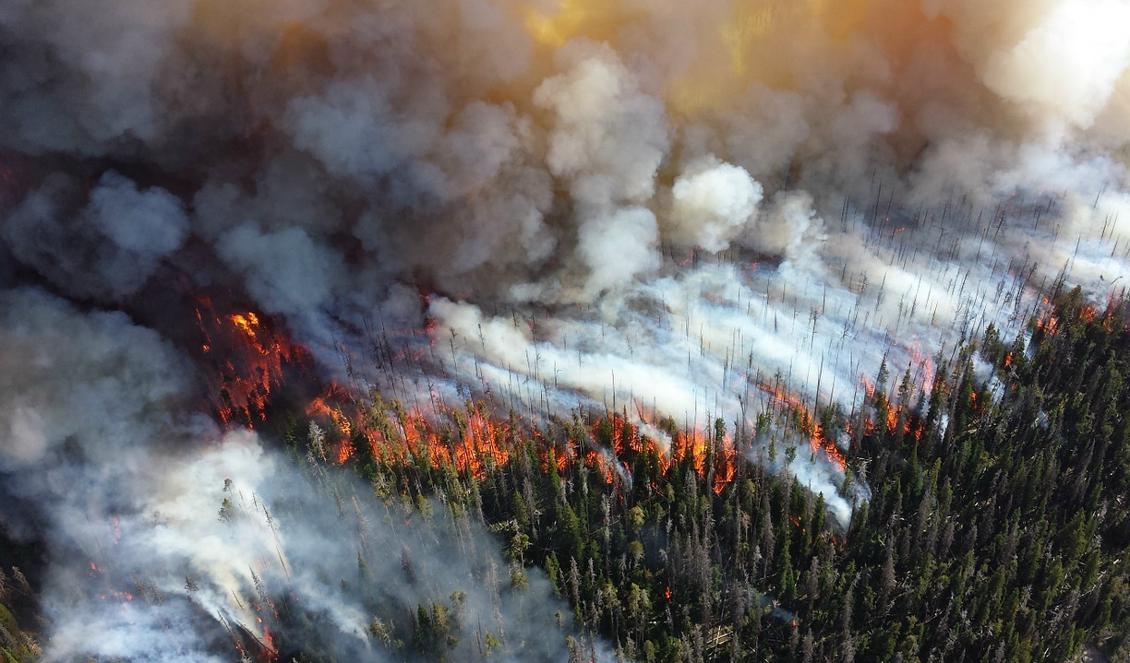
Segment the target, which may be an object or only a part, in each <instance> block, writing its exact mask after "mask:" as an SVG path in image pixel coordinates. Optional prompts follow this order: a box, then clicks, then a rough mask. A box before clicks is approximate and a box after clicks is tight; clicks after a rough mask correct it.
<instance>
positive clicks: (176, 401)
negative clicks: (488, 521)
mask: <svg viewBox="0 0 1130 663" xmlns="http://www.w3.org/2000/svg"><path fill="white" fill-rule="evenodd" d="M0 312H2V316H0V341H3V344H4V347H5V348H7V349H8V350H11V352H6V353H5V354H4V356H3V359H2V368H3V369H4V370H3V373H2V374H3V380H4V382H3V383H0V385H2V387H3V389H2V390H0V394H3V401H2V402H0V406H2V407H0V430H3V431H4V436H3V438H2V439H3V446H2V447H0V471H3V472H4V474H5V476H6V477H8V479H7V480H6V482H5V489H4V490H5V496H6V498H7V499H8V501H9V502H10V503H15V504H25V505H26V509H27V513H26V516H27V517H29V518H31V519H33V520H34V521H35V522H18V521H17V522H13V521H10V520H9V519H10V518H12V517H14V516H18V515H19V514H20V511H19V510H13V511H11V512H9V511H5V512H4V514H3V516H4V524H5V525H6V526H8V527H9V528H11V529H15V530H16V531H30V530H32V528H33V527H40V528H42V527H46V528H47V530H46V531H47V541H48V544H49V546H50V555H51V558H52V560H53V561H54V562H55V563H54V564H52V565H51V566H50V567H49V569H48V573H47V577H46V580H45V584H46V596H47V597H48V600H47V602H46V605H45V606H44V607H45V610H46V613H47V616H48V618H49V619H51V621H52V623H53V624H54V625H55V627H54V628H53V629H52V631H51V632H49V633H48V635H49V640H48V642H47V643H46V644H45V654H46V656H47V659H48V660H75V659H79V658H83V657H86V656H99V657H118V658H125V659H128V660H184V661H202V660H217V661H218V660H229V658H230V652H231V651H232V650H233V644H232V643H233V640H236V639H237V636H236V629H247V630H249V631H250V632H251V633H252V634H254V635H255V636H258V637H260V638H262V639H263V641H264V642H265V643H266V642H269V639H270V637H271V636H270V632H271V629H275V630H276V633H277V632H283V633H285V634H287V635H289V636H290V637H291V638H292V639H299V638H300V639H303V640H306V639H309V638H311V637H314V635H312V634H310V633H303V632H301V631H299V630H298V629H299V627H300V624H301V623H302V622H303V619H299V618H297V616H296V615H295V614H294V611H295V610H297V611H299V613H301V614H302V615H305V617H304V619H315V620H323V621H324V623H325V627H324V628H320V629H318V632H317V633H316V634H315V635H316V638H317V642H316V643H313V642H311V643H310V644H311V646H312V647H314V648H317V649H322V650H323V651H327V652H334V653H335V654H336V655H337V656H339V657H342V658H350V659H354V660H356V659H358V658H365V659H367V660H382V659H383V658H384V657H386V656H387V658H388V660H395V659H396V656H395V649H388V648H386V647H385V646H384V644H382V642H381V641H380V640H379V639H378V638H377V637H376V636H375V635H374V634H373V632H372V631H371V630H370V627H371V626H372V625H373V621H372V620H373V618H374V616H375V615H378V614H384V615H386V619H387V615H389V614H393V615H409V616H410V615H411V614H413V612H414V611H415V609H416V606H418V605H425V606H428V605H430V604H432V603H435V602H440V603H443V604H445V605H448V602H449V601H450V600H451V599H450V597H451V596H452V595H453V594H454V593H456V592H459V593H460V594H459V597H458V599H457V600H456V601H455V602H454V603H453V604H451V605H448V608H449V609H450V610H451V611H452V619H453V620H459V619H462V620H463V621H464V622H465V624H470V623H471V622H470V621H469V620H470V619H471V617H472V616H474V619H475V620H478V624H477V627H478V628H482V629H485V631H487V632H491V633H493V634H494V635H495V636H496V637H498V638H500V639H502V640H504V641H506V642H508V643H510V644H509V645H508V650H509V651H513V652H514V655H515V656H519V657H521V658H522V659H523V660H558V659H559V658H560V656H561V655H562V653H563V652H564V651H565V649H564V637H565V634H566V633H565V632H561V631H560V627H559V626H558V624H559V623H564V624H565V626H566V627H567V626H568V621H569V617H568V614H569V613H568V610H567V608H565V607H564V606H563V605H562V604H558V603H557V602H556V601H555V600H553V599H551V598H550V595H551V589H550V586H549V583H548V580H546V579H545V577H544V576H542V575H540V573H538V572H537V571H533V572H531V573H530V575H529V576H527V580H526V582H527V584H526V586H524V587H521V588H513V587H511V583H510V571H509V565H508V563H507V562H506V561H504V560H503V559H502V557H501V555H499V553H498V550H497V544H496V543H495V542H494V541H493V540H492V539H490V538H489V537H488V536H487V534H486V532H485V531H484V530H482V528H481V525H480V524H479V523H477V522H475V521H473V520H472V519H471V517H470V515H469V514H468V513H466V512H464V513H463V514H462V515H460V516H454V515H453V514H452V513H450V512H449V511H448V508H447V507H446V506H445V505H443V504H441V503H439V502H435V503H432V504H430V505H429V507H428V508H427V509H426V510H425V511H423V512H421V511H415V510H407V509H404V508H403V507H400V506H399V505H396V504H385V503H382V502H379V501H378V500H376V499H375V498H374V497H373V490H372V488H371V487H367V486H364V485H362V483H361V482H360V481H358V480H357V479H356V478H355V477H351V476H347V475H345V474H344V473H343V471H342V470H337V469H327V468H326V467H325V466H323V465H322V464H320V463H319V462H318V461H317V459H316V458H313V456H311V458H312V462H313V463H314V464H313V466H312V467H311V468H308V469H307V471H305V472H303V471H300V469H299V468H298V467H296V466H295V465H294V463H293V461H292V460H290V459H289V458H286V457H284V456H282V455H281V454H277V453H273V452H269V451H266V450H265V449H264V448H263V446H262V445H261V444H260V441H259V440H258V438H257V437H256V436H255V435H254V434H253V433H250V432H246V431H244V432H238V433H228V434H227V435H226V436H223V437H222V439H221V436H220V434H219V432H218V431H217V430H216V429H215V427H214V425H212V424H210V423H209V422H208V421H206V420H205V419H203V418H202V417H196V416H193V415H192V414H191V411H192V410H191V408H189V407H188V403H189V402H190V399H191V397H192V392H193V384H192V380H191V379H189V377H188V375H189V373H188V371H187V368H188V367H187V366H185V364H184V362H183V361H182V360H180V358H179V357H178V356H177V354H176V353H175V352H174V351H173V349H172V347H170V346H169V345H168V344H167V343H164V342H163V341H162V340H161V339H160V338H159V337H158V336H157V334H156V333H154V332H153V331H151V330H149V329H145V328H141V327H137V326H135V325H133V324H131V323H130V322H129V320H127V319H126V318H125V316H124V315H122V314H120V313H94V314H83V313H81V312H79V311H77V310H75V309H74V308H73V307H71V306H69V305H68V304H66V303H65V302H62V301H60V300H58V299H56V298H53V297H51V296H49V295H45V294H43V293H42V292H39V291H35V290H17V291H12V292H9V293H6V294H5V295H4V296H3V306H2V307H0ZM217 514H219V516H217ZM280 601H289V602H290V603H291V606H290V607H288V608H286V609H285V610H284V609H283V608H282V607H280V606H279V605H278V602H280ZM391 606H396V607H395V609H390V607H391ZM280 611H281V612H280ZM283 613H285V617H284V616H283ZM460 614H461V615H462V616H461V617H460ZM92 618H93V619H92ZM264 624H270V625H271V626H269V627H265V626H264ZM395 626H396V625H395V624H392V623H388V624H384V626H383V628H387V629H388V632H389V633H390V634H392V635H395V631H394V628H395ZM399 626H400V628H401V629H403V627H404V625H403V624H400V625H399ZM467 628H470V626H468V627H467ZM554 631H557V632H559V633H561V637H560V638H556V639H555V638H553V637H550V636H549V635H548V634H550V633H552V632H554ZM390 637H391V635H390ZM244 646H245V647H247V646H249V642H247V641H246V640H245V641H244ZM459 646H460V647H462V649H457V650H456V651H454V652H452V655H458V654H459V652H460V651H462V652H464V653H468V652H470V651H472V649H473V648H474V647H475V644H474V638H472V637H466V638H464V641H463V642H462V643H461V644H460V645H459Z"/></svg>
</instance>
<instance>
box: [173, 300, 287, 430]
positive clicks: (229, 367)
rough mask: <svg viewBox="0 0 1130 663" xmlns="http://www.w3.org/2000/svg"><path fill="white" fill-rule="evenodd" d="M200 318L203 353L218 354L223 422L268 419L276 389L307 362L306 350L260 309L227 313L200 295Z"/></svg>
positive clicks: (216, 384) (216, 377)
mask: <svg viewBox="0 0 1130 663" xmlns="http://www.w3.org/2000/svg"><path fill="white" fill-rule="evenodd" d="M195 317H196V326H197V330H198V331H199V333H200V336H201V342H200V349H201V352H202V353H203V354H205V355H208V356H209V357H210V358H212V361H211V362H210V363H207V364H206V365H207V366H209V367H210V368H211V369H212V370H211V371H210V373H209V380H210V382H211V383H212V390H211V392H212V394H213V407H214V409H215V411H216V415H217V416H218V417H219V419H220V421H221V422H223V423H224V424H225V425H231V424H233V423H235V422H238V423H239V424H242V425H244V426H246V427H248V428H252V427H254V426H255V424H256V423H257V422H261V421H265V420H266V418H267V406H268V404H269V403H270V398H271V393H272V391H273V390H274V389H276V388H277V387H278V386H279V385H280V384H281V383H282V380H283V377H284V375H283V374H284V372H285V370H286V369H287V368H288V367H289V366H291V365H295V364H299V363H302V362H304V361H305V357H306V355H305V351H304V350H303V349H302V348H301V347H300V346H297V345H294V344H292V343H290V341H289V340H288V339H287V338H286V336H285V335H283V334H282V333H281V332H278V331H275V329H274V327H273V325H271V324H270V323H269V321H267V320H265V319H264V318H263V317H262V316H260V315H259V314H258V313H256V312H254V311H238V312H234V313H229V314H226V315H221V314H220V313H218V312H217V311H216V306H215V304H214V303H213V301H212V299H211V298H210V297H207V296H201V297H198V298H197V305H196V309H195Z"/></svg>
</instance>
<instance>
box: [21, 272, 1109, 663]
mask: <svg viewBox="0 0 1130 663" xmlns="http://www.w3.org/2000/svg"><path fill="white" fill-rule="evenodd" d="M1128 311H1130V307H1128V304H1127V302H1126V301H1125V300H1112V301H1111V302H1110V303H1109V304H1108V305H1107V306H1106V307H1105V308H1096V307H1095V306H1093V305H1092V304H1089V303H1088V302H1087V300H1086V299H1085V298H1084V297H1083V295H1082V294H1081V293H1080V291H1079V290H1077V289H1076V290H1073V291H1070V292H1057V293H1056V294H1055V295H1054V296H1052V297H1050V301H1049V302H1048V303H1047V305H1046V306H1045V307H1044V310H1042V311H1041V312H1040V313H1039V314H1037V315H1035V316H1034V317H1033V318H1032V319H1031V320H1030V321H1029V323H1028V325H1027V327H1026V329H1025V331H1024V333H1022V334H1021V335H1019V336H1017V337H1016V338H1015V339H1005V338H1002V337H1001V335H1000V334H999V332H998V331H997V330H996V329H994V328H992V327H990V328H988V329H987V330H986V331H985V333H984V335H983V337H981V338H979V339H972V340H970V341H969V342H967V343H965V344H964V345H963V346H961V347H959V348H956V349H954V350H953V351H952V353H951V354H949V355H947V356H937V357H935V358H934V364H935V366H936V370H935V371H934V374H933V376H932V377H933V379H932V381H931V382H930V383H929V384H916V383H915V382H914V374H913V373H912V371H911V370H910V368H906V369H905V370H902V368H901V367H897V366H887V365H885V364H884V366H883V367H882V369H881V370H880V372H879V374H878V375H876V376H875V379H874V382H873V384H869V385H868V389H867V399H866V403H864V404H863V406H862V407H860V408H858V409H857V411H855V412H850V413H848V412H844V411H842V410H841V409H839V408H838V407H828V406H824V407H821V408H819V410H818V411H816V412H813V411H811V410H809V409H808V408H807V406H804V405H801V404H798V403H797V402H795V401H792V400H788V399H778V400H779V405H780V406H779V407H777V408H775V409H770V410H769V411H768V412H767V413H766V414H764V415H762V416H761V417H760V418H759V419H758V421H757V425H756V426H755V427H754V428H753V429H752V430H748V429H744V428H743V427H739V426H736V425H735V424H734V423H733V422H726V421H723V420H721V419H718V420H715V421H714V422H713V423H712V425H711V426H710V427H709V430H705V431H702V432H701V433H696V432H693V431H685V430H680V427H679V426H678V424H677V423H676V422H674V421H672V420H665V421H660V422H658V423H657V426H658V428H659V429H662V430H664V431H665V432H666V434H667V435H668V436H669V437H670V439H671V440H672V441H673V442H672V446H671V448H670V449H664V448H662V446H661V445H658V444H656V443H655V441H654V440H650V439H648V437H647V435H646V434H643V433H641V431H640V430H639V428H638V427H637V426H635V425H633V424H632V423H631V419H630V418H629V416H628V413H627V412H626V410H624V409H623V408H622V409H621V410H620V411H611V412H604V413H602V414H600V415H599V416H593V417H585V416H582V415H581V414H579V413H578V414H575V415H574V416H573V417H572V418H568V419H553V420H552V421H550V422H549V423H548V424H546V425H543V426H539V427H537V428H531V427H529V426H527V425H524V424H523V422H521V421H519V420H518V419H517V418H516V417H515V416H513V415H511V417H510V418H509V419H507V418H506V417H497V416H493V415H489V414H488V413H487V412H486V410H485V408H486V405H485V404H481V403H473V402H472V403H468V404H467V405H466V407H464V408H461V409H460V410H459V412H458V413H457V414H456V415H455V416H454V419H453V423H452V424H451V425H450V426H444V427H437V426H435V425H432V424H429V423H427V422H426V421H424V420H423V418H421V417H419V416H418V415H415V414H413V413H411V412H408V411H406V410H405V409H404V408H403V407H402V406H401V405H400V404H398V403H389V402H385V401H383V400H382V399H381V397H380V395H379V394H377V393H373V394H371V395H370V398H369V399H368V400H366V401H365V402H363V403H357V402H354V403H353V407H354V408H355V411H353V412H346V411H345V409H344V408H343V407H338V406H333V405H330V404H323V406H322V407H321V408H320V409H315V410H310V411H306V412H290V413H289V414H288V415H287V416H286V417H280V418H279V421H278V422H277V430H278V431H279V435H278V437H279V438H280V440H281V442H280V443H281V444H284V445H285V446H286V448H287V449H288V451H289V453H290V454H292V455H293V456H294V458H295V459H296V460H298V461H299V462H300V463H301V464H302V465H303V467H305V468H306V472H308V473H309V474H310V475H311V476H313V477H315V478H317V477H319V476H322V475H323V474H324V472H325V468H326V467H327V466H336V465H343V466H346V467H347V468H349V470H350V472H349V473H350V474H355V475H356V476H359V477H360V478H361V479H362V480H363V481H364V484H365V485H367V486H369V487H370V488H371V490H372V492H373V494H374V495H375V497H376V498H377V499H378V500H379V501H380V502H381V503H383V505H384V509H383V513H382V512H378V513H371V514H367V517H368V518H372V519H382V518H383V519H385V520H387V521H390V522H392V521H396V520H398V519H401V518H403V519H405V520H411V521H415V522H423V523H428V524H430V526H431V527H434V528H446V529H449V530H451V531H452V532H454V533H455V536H459V537H462V534H460V532H462V531H463V529H464V527H463V525H462V524H461V523H465V522H466V521H468V520H469V521H471V522H473V523H477V524H479V525H481V526H483V527H485V528H486V529H488V530H489V531H490V532H492V535H493V538H494V539H495V540H496V541H497V542H498V544H499V545H501V546H502V548H503V550H504V551H505V555H506V559H507V561H508V564H509V568H508V569H505V570H503V571H501V572H499V570H498V569H494V568H489V569H486V568H484V569H483V570H482V576H481V577H480V578H479V579H480V580H481V581H482V583H483V585H484V586H486V587H487V588H488V591H490V592H495V593H499V594H505V595H508V596H517V597H519V600H520V599H521V594H522V593H523V592H525V591H528V590H527V587H528V585H529V582H530V578H531V575H532V574H538V575H539V577H540V575H541V574H544V577H545V578H547V579H548V582H549V584H550V587H551V590H552V592H553V593H554V594H555V595H556V596H557V597H559V599H560V600H561V602H562V605H563V606H564V605H567V606H568V608H569V609H571V612H572V614H571V615H569V614H558V617H557V620H558V623H559V625H560V626H561V628H560V631H559V632H556V633H546V634H543V636H544V638H545V639H547V640H550V641H554V640H558V641H560V643H561V645H562V651H568V655H569V658H570V660H573V661H588V660H594V659H603V658H606V657H609V656H611V657H615V658H618V659H622V660H634V661H647V662H649V663H650V662H653V661H672V662H674V661H686V662H687V663H697V662H702V661H771V660H780V661H793V660H797V661H842V662H844V663H850V662H851V661H904V662H910V661H984V660H987V661H1065V660H1080V658H1081V656H1082V655H1083V654H1084V652H1085V651H1087V652H1089V654H1090V655H1092V656H1097V655H1101V656H1105V657H1106V658H1107V659H1108V660H1113V661H1125V660H1130V510H1128V508H1127V506H1128V505H1127V504H1126V502H1127V500H1128V499H1130V490H1128V487H1130V418H1128V417H1130V413H1128V409H1127V404H1130V383H1128V381H1127V377H1126V376H1128V375H1130V313H1128ZM837 439H839V440H847V441H848V448H847V449H845V450H843V451H842V457H840V456H839V455H835V456H833V454H838V453H839V452H833V451H832V450H831V449H830V448H829V445H830V443H829V442H828V441H829V440H837ZM789 440H794V441H795V440H802V441H805V440H807V441H808V442H809V444H808V445H804V444H800V445H795V444H794V445H792V446H790V445H789V443H788V442H789ZM375 441H377V442H379V443H377V442H375ZM755 449H759V450H760V452H761V453H765V454H768V456H769V457H770V458H774V457H775V456H776V455H778V454H787V455H792V454H796V453H798V452H799V453H806V452H807V453H811V454H812V457H813V460H815V459H816V457H817V456H818V455H822V454H827V455H828V456H827V458H826V459H825V461H824V462H843V463H844V465H845V467H846V469H845V471H844V475H843V476H844V481H845V482H856V483H858V484H866V485H867V486H869V487H870V491H871V493H870V497H869V499H866V500H859V501H858V503H857V504H856V505H855V509H854V512H853V513H852V515H851V518H850V523H848V524H846V525H845V524H842V523H841V522H839V521H838V520H837V519H836V518H835V517H834V516H833V514H832V513H831V512H830V510H829V508H828V506H827V505H826V504H825V500H824V498H823V497H822V496H820V495H817V494H814V493H813V492H812V491H810V490H808V489H806V487H805V486H804V485H803V484H802V482H801V481H800V479H799V478H798V477H797V476H795V475H793V474H791V473H790V472H789V471H788V470H787V469H781V468H787V466H786V465H782V464H776V465H775V464H773V463H769V464H764V463H762V464H757V463H753V462H748V461H747V460H746V457H748V456H749V455H750V454H752V453H755ZM774 467H776V468H778V469H777V470H775V471H771V469H767V468H774ZM331 484H332V481H329V480H326V479H325V478H324V477H323V478H322V479H319V480H318V481H315V482H313V484H312V485H315V486H322V489H324V490H329V491H331V492H332V491H334V490H336V489H335V488H333V486H332V485H331ZM315 489H316V488H315ZM843 492H846V491H843ZM340 499H341V498H340V497H339V512H342V513H344V512H345V511H348V510H349V509H344V510H342V509H341V508H340V507H341V505H340ZM216 507H217V509H218V518H219V520H221V521H224V520H228V519H231V518H233V517H235V516H234V510H233V509H234V507H233V504H232V502H231V501H230V500H228V499H227V498H225V499H224V501H223V502H222V503H219V504H217V505H216ZM327 517H333V514H327ZM5 544H6V545H5V546H4V551H5V552H4V553H3V555H4V557H5V559H3V561H4V562H5V564H4V570H3V572H2V573H0V603H2V604H3V607H0V646H2V650H0V651H2V652H3V655H4V658H5V660H6V661H12V662H15V661H33V660H36V658H37V654H38V647H37V645H36V637H37V635H36V632H37V630H38V629H39V628H40V627H42V626H43V625H44V624H45V622H44V621H43V620H42V619H41V618H40V617H39V616H37V613H36V605H35V604H36V602H35V590H34V588H33V584H34V583H33V582H29V580H28V578H26V577H25V575H24V572H23V571H21V566H22V565H25V564H32V565H33V566H34V562H29V561H28V560H32V559H34V556H35V555H36V554H37V553H36V551H35V550H34V548H33V547H29V546H24V545H16V544H15V543H14V542H10V541H6V542H5ZM391 554H394V555H396V554H399V556H400V559H399V563H398V564H397V565H396V566H397V570H396V571H395V572H396V573H402V574H404V576H405V578H406V579H407V581H409V582H413V583H416V582H425V583H426V580H424V579H418V578H416V577H415V575H416V574H417V573H418V572H417V570H416V568H415V564H414V561H413V559H412V555H411V553H410V552H409V551H408V548H407V547H403V548H401V550H400V551H399V553H397V552H396V551H395V550H393V552H392V553H391ZM357 565H358V570H357V574H356V575H355V576H351V577H348V578H339V579H337V581H338V582H340V583H341V584H342V585H343V586H345V585H350V586H351V587H352V588H353V589H354V590H355V591H357V592H360V593H361V595H362V596H366V597H368V599H367V601H366V605H367V607H368V608H369V609H370V610H371V620H370V625H369V628H368V631H369V633H368V637H369V638H370V642H371V645H372V647H373V648H374V650H375V651H378V652H382V653H383V654H384V655H385V657H387V658H388V659H390V660H452V661H453V660H462V659H461V658H456V657H454V656H453V655H452V652H454V651H455V648H456V647H457V646H459V645H460V644H462V646H463V648H462V649H460V650H459V651H460V652H462V654H461V656H462V657H465V656H466V652H468V651H471V652H474V653H476V654H477V655H478V657H480V658H481V659H482V660H491V659H492V658H496V659H498V660H505V659H506V658H508V657H513V656H515V653H516V652H520V651H521V647H520V646H518V644H517V643H513V642H509V641H508V640H507V638H508V636H507V634H506V633H504V632H502V630H501V629H499V628H495V626H494V625H492V618H491V616H489V615H473V614H469V612H468V610H467V609H466V608H465V607H464V606H463V600H464V597H463V595H462V593H461V592H455V593H452V594H450V595H437V596H435V597H434V600H432V601H430V602H425V603H418V604H416V605H405V604H403V603H397V602H390V601H387V600H382V599H381V597H380V593H379V591H378V590H377V588H378V587H379V586H380V585H381V584H382V583H386V582H387V581H388V579H387V578H382V577H378V576H377V575H376V574H374V573H371V572H369V571H368V570H367V567H368V562H367V560H366V557H365V555H363V554H362V553H361V552H359V553H358V555H357ZM139 582H140V581H139ZM186 582H188V583H192V580H191V579H187V580H186ZM142 591H143V590H142ZM261 599H262V600H263V601H264V604H270V605H271V611H272V612H273V613H274V615H275V618H276V619H277V626H276V628H275V632H276V635H275V641H274V642H273V643H272V644H271V646H270V647H269V648H268V647H266V646H265V645H263V643H258V642H257V641H255V642H252V641H253V640H254V639H253V638H249V639H248V640H247V642H248V643H250V644H249V645H248V646H247V647H246V648H242V649H243V653H244V657H245V659H248V660H254V659H256V658H258V659H277V660H285V661H291V660H293V661H299V662H306V661H309V662H314V661H332V660H342V659H339V658H338V657H337V656H335V653H334V649H333V646H332V644H330V643H323V642H322V641H321V640H320V636H319V633H320V630H319V628H318V622H319V616H318V615H316V614H312V613H308V612H304V609H303V608H302V607H300V606H299V605H298V604H297V603H294V602H290V601H288V599H287V596H286V595H285V593H283V594H281V595H278V596H272V597H267V596H263V597H261ZM17 618H18V620H17ZM468 643H473V644H472V645H471V646H469V647H468ZM256 645H258V646H260V649H259V650H258V651H257V650H256ZM1100 652H1101V654H1100ZM1099 660H1101V659H1099Z"/></svg>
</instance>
